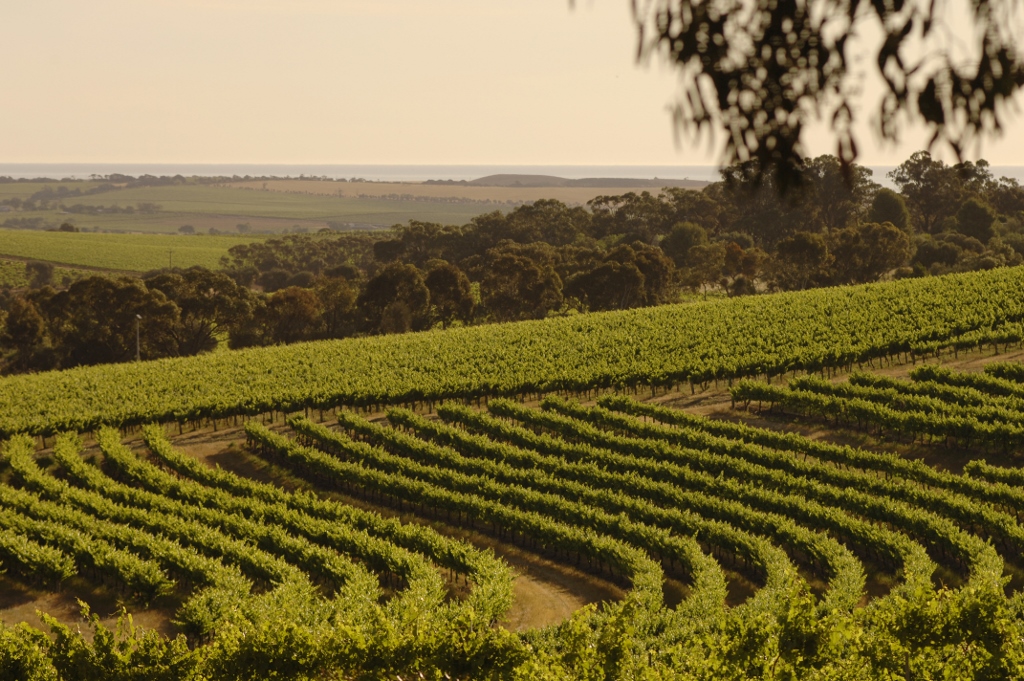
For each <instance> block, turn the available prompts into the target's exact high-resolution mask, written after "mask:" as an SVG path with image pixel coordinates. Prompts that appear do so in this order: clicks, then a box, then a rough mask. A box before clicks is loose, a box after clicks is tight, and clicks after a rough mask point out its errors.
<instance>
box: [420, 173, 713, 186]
mask: <svg viewBox="0 0 1024 681" xmlns="http://www.w3.org/2000/svg"><path fill="white" fill-rule="evenodd" d="M424 184H459V185H465V186H469V187H596V188H601V187H608V188H610V189H611V188H614V189H630V188H635V189H661V188H662V187H685V188H687V189H702V188H703V187H706V186H707V185H708V184H709V183H708V182H704V181H702V180H660V179H658V178H654V179H651V180H641V179H636V178H624V177H586V178H583V179H581V180H570V179H567V178H564V177H555V176H554V175H515V174H504V175H488V176H487V177H481V178H479V179H476V180H470V181H468V182H467V181H466V180H459V181H455V180H428V181H427V182H425V183H424Z"/></svg>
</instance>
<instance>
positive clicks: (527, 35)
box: [0, 0, 1024, 165]
mask: <svg viewBox="0 0 1024 681" xmlns="http://www.w3.org/2000/svg"><path fill="white" fill-rule="evenodd" d="M0 26H3V27H4V30H3V37H2V39H0V63H2V64H3V78H2V80H0V102H2V103H0V129H2V130H3V131H4V134H3V138H2V140H3V141H2V142H0V161H3V162H9V163H19V162H20V163H30V162H39V163H59V162H79V163H88V162H149V163H218V162H223V163H381V164H392V163H393V164H607V165H616V164H622V165H626V164H643V165H648V164H649V165H654V164H683V165H698V164H706V163H716V162H717V161H718V157H717V147H716V148H715V149H714V150H712V151H709V149H708V144H707V141H706V140H705V141H704V142H703V143H701V144H699V145H698V144H694V143H692V142H691V141H688V140H682V144H681V145H680V146H677V145H676V143H675V141H674V136H673V133H672V127H671V121H670V116H669V113H668V105H669V104H670V103H671V102H672V99H673V96H674V95H675V92H676V88H675V86H676V80H675V77H674V75H673V74H672V73H671V71H669V70H668V69H667V68H666V67H663V66H659V65H653V66H650V67H642V66H637V64H636V60H635V48H636V42H635V41H636V35H635V32H634V30H633V26H632V24H631V21H630V13H629V2H628V0H578V2H577V7H576V8H575V9H570V7H569V2H568V0H91V1H90V2H82V1H81V0H18V1H14V0H6V1H4V2H0ZM1022 128H1024V120H1021V121H1020V123H1019V124H1018V125H1016V126H1015V127H1013V128H1012V130H1011V132H1009V133H1008V134H1007V135H1006V137H1005V139H1003V140H1002V141H1000V142H998V143H994V144H989V145H988V146H986V147H983V148H982V150H981V155H982V156H984V157H986V158H988V159H989V160H990V161H991V162H993V163H995V164H1000V165H1015V164H1019V163H1021V161H1020V159H1019V152H1021V151H1024V129H1022ZM861 137H862V139H861V150H862V156H861V161H862V162H863V163H866V164H887V163H896V162H899V161H901V160H903V158H905V157H906V156H907V155H909V153H910V152H911V151H913V150H914V149H916V148H918V147H919V146H920V145H921V144H922V139H923V138H922V137H921V135H919V134H918V135H908V136H907V139H906V140H905V141H904V142H905V143H904V144H903V145H902V146H901V147H897V148H894V149H893V148H888V149H886V148H882V147H880V146H879V144H878V143H877V141H876V140H875V139H874V137H873V135H871V134H870V133H865V134H863V135H862V136H861ZM811 141H812V145H811V151H812V152H813V153H825V152H831V151H832V144H831V142H828V143H826V142H824V141H822V140H821V139H820V135H816V136H815V137H814V138H812V140H811Z"/></svg>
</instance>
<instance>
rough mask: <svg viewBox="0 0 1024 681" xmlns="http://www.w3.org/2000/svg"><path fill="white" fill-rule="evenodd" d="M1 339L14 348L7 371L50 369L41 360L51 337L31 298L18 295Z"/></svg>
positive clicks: (12, 303) (5, 368) (8, 314)
mask: <svg viewBox="0 0 1024 681" xmlns="http://www.w3.org/2000/svg"><path fill="white" fill-rule="evenodd" d="M0 339H2V340H3V342H4V343H5V344H7V345H10V346H11V347H12V348H13V349H14V353H13V355H12V356H11V358H10V359H9V361H8V363H7V365H6V366H5V367H4V370H5V372H7V371H11V372H16V371H26V370H29V369H48V368H50V367H49V366H47V364H46V362H40V361H39V355H40V354H41V353H42V352H43V351H44V345H45V344H46V342H47V340H48V336H47V331H46V320H45V319H43V316H42V315H41V314H39V310H38V309H37V308H36V306H35V305H34V304H33V303H32V301H30V300H26V299H24V298H15V299H14V300H13V301H11V308H10V310H8V312H7V319H6V321H5V324H4V330H3V333H2V334H0Z"/></svg>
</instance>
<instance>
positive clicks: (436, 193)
mask: <svg viewBox="0 0 1024 681" xmlns="http://www.w3.org/2000/svg"><path fill="white" fill-rule="evenodd" d="M226 186H229V187H237V188H240V189H249V190H253V191H266V192H283V193H288V194H307V195H311V196H345V197H378V198H386V197H394V196H404V197H408V198H410V199H413V200H420V201H423V200H433V201H459V200H463V201H469V202H476V203H482V204H488V203H490V204H496V205H495V207H496V208H497V207H501V206H502V204H514V203H522V202H528V201H538V200H540V199H555V200H557V201H561V202H563V203H568V204H580V205H582V204H585V203H587V202H588V201H590V200H591V199H594V198H596V197H598V196H614V195H621V194H626V193H627V192H640V191H650V192H652V193H655V194H656V193H658V192H659V190H658V189H646V190H643V189H637V188H635V187H611V186H609V187H528V186H526V187H515V186H512V187H508V186H505V187H491V186H474V185H462V184H426V183H420V182H332V181H325V180H301V179H300V180H269V181H266V182H263V181H259V180H254V181H250V182H230V183H227V185H226Z"/></svg>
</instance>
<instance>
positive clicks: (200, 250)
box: [0, 229, 262, 276]
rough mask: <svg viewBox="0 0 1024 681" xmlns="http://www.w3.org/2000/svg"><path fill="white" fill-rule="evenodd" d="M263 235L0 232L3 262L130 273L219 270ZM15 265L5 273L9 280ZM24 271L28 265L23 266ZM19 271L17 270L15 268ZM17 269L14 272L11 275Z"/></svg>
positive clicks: (0, 253)
mask: <svg viewBox="0 0 1024 681" xmlns="http://www.w3.org/2000/svg"><path fill="white" fill-rule="evenodd" d="M260 239H262V237H259V236H248V237H241V236H209V235H196V236H180V235H170V234H92V233H86V232H81V233H69V232H40V231H33V230H16V229H0V258H2V257H3V256H14V257H19V258H31V259H34V260H45V261H47V262H52V263H60V264H65V265H80V266H83V267H96V268H101V269H110V270H122V271H126V272H145V271H147V270H152V269H157V268H160V267H167V265H168V263H169V262H170V263H171V264H173V265H174V266H175V267H191V266H193V265H202V266H204V267H211V268H212V267H216V266H217V265H218V264H219V262H220V258H221V256H223V255H225V254H226V253H227V252H228V249H229V248H231V247H232V246H235V245H237V244H242V243H249V242H252V241H258V240H260ZM11 267H12V266H8V265H5V266H4V268H3V269H0V272H4V273H5V274H4V275H2V276H7V274H6V273H7V271H8V270H9V269H11ZM22 268H23V266H22ZM15 269H16V267H15ZM13 275H14V270H11V276H13Z"/></svg>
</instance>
